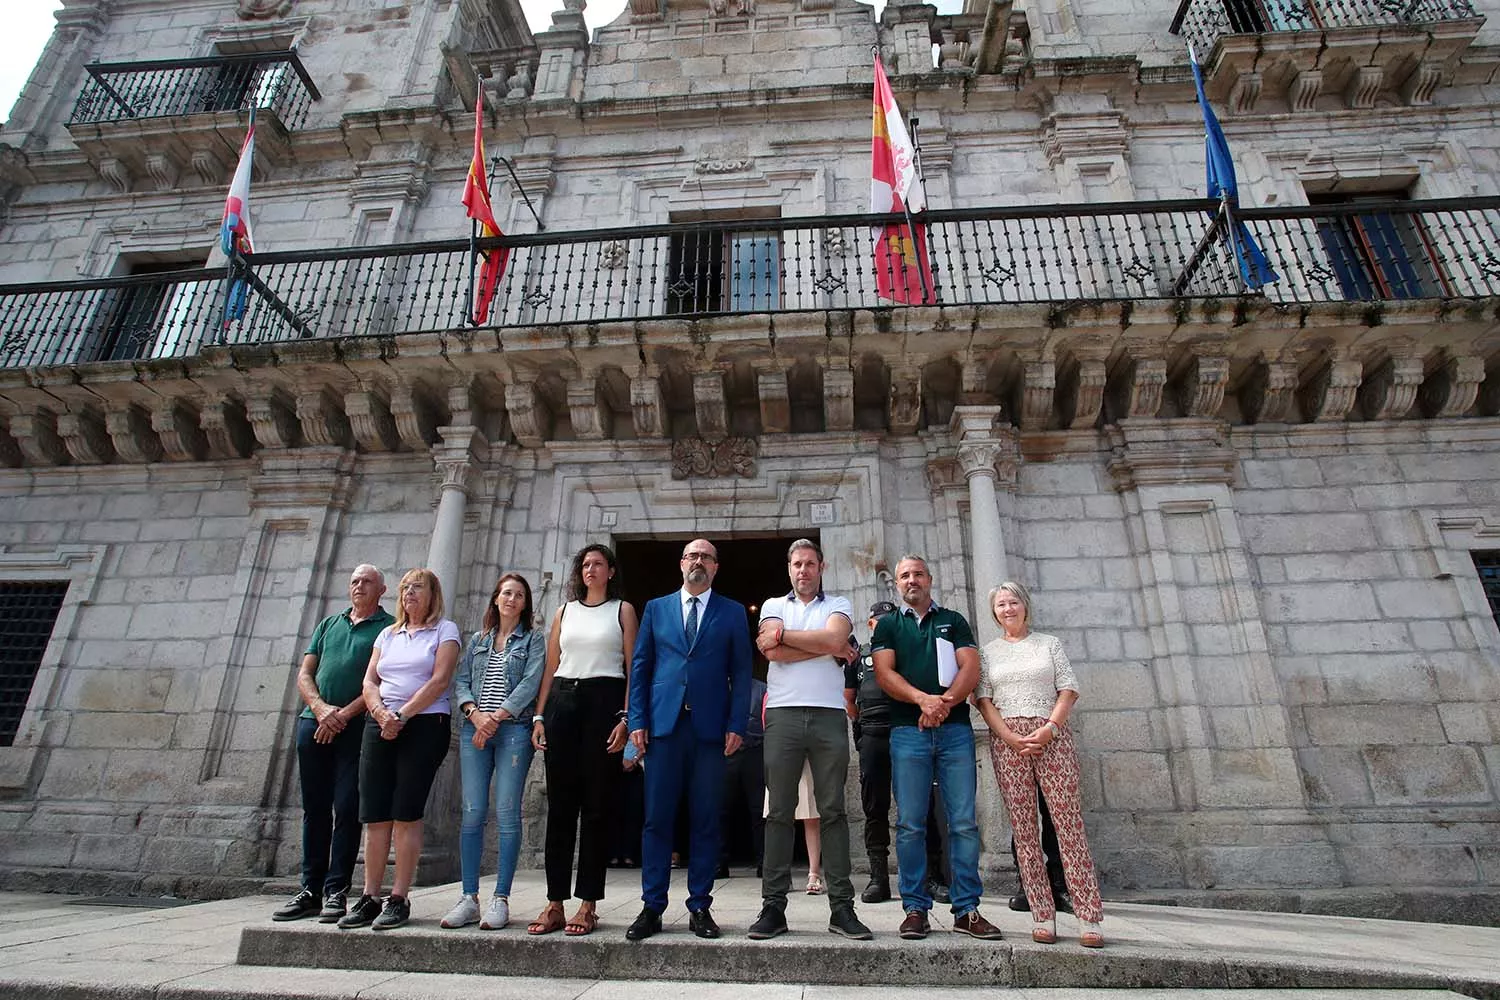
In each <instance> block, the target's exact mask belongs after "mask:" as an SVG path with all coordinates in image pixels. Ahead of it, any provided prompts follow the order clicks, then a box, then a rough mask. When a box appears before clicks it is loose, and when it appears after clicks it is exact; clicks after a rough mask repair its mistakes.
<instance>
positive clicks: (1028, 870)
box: [990, 718, 1104, 923]
mask: <svg viewBox="0 0 1500 1000" xmlns="http://www.w3.org/2000/svg"><path fill="white" fill-rule="evenodd" d="M1005 724H1006V725H1007V726H1009V727H1010V731H1011V732H1013V733H1015V734H1016V735H1017V736H1026V735H1029V734H1031V733H1033V732H1035V731H1036V730H1038V729H1040V728H1042V727H1043V726H1044V725H1046V724H1047V720H1046V719H1038V718H1015V719H1006V720H1005ZM990 760H991V761H992V762H993V763H994V765H995V779H996V780H997V781H998V782H999V783H1000V797H1001V798H1002V799H1004V800H1005V810H1006V812H1008V813H1010V825H1011V830H1012V831H1013V832H1014V833H1015V837H1016V858H1017V861H1018V862H1019V864H1020V868H1021V887H1022V888H1024V889H1025V890H1026V898H1027V899H1028V900H1030V901H1031V919H1032V920H1034V921H1035V922H1037V923H1046V922H1048V921H1049V920H1051V919H1052V918H1053V917H1054V916H1055V915H1056V913H1057V910H1056V908H1055V905H1054V904H1053V901H1052V886H1051V885H1050V884H1049V883H1048V881H1047V865H1046V862H1045V861H1044V860H1043V858H1042V835H1041V830H1040V829H1039V828H1038V826H1037V815H1036V788H1037V785H1038V784H1040V785H1041V786H1042V795H1043V796H1045V797H1046V799H1047V809H1048V811H1049V812H1051V814H1052V825H1053V826H1055V827H1056V828H1057V844H1058V848H1059V851H1060V853H1061V854H1062V866H1063V875H1064V876H1065V877H1066V879H1067V883H1068V892H1069V894H1071V895H1072V897H1073V912H1074V913H1075V914H1076V915H1077V917H1078V919H1079V920H1083V921H1087V922H1089V923H1098V922H1099V921H1100V920H1101V919H1103V917H1104V908H1103V905H1102V904H1101V903H1100V901H1099V876H1098V875H1097V874H1096V873H1095V871H1094V859H1093V858H1092V857H1090V855H1089V842H1088V838H1087V837H1086V836H1085V835H1084V832H1083V797H1082V795H1081V794H1080V792H1079V787H1078V775H1079V770H1078V752H1077V751H1076V750H1075V749H1074V748H1073V734H1072V732H1070V731H1069V730H1068V729H1067V728H1066V727H1063V729H1062V735H1061V736H1059V737H1057V738H1056V739H1054V740H1053V741H1052V742H1051V743H1048V744H1047V748H1046V749H1045V750H1043V751H1042V753H1041V755H1040V756H1038V757H1022V756H1021V755H1020V754H1019V753H1017V752H1016V751H1014V750H1012V749H1011V748H1010V747H1008V746H1006V745H1005V741H1004V740H1002V739H1000V737H998V736H995V735H993V734H992V735H991V736H990Z"/></svg>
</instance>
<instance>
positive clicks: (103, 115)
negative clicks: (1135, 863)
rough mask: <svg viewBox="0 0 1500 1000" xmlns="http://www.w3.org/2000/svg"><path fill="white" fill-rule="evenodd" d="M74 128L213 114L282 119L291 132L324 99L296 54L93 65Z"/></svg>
mask: <svg viewBox="0 0 1500 1000" xmlns="http://www.w3.org/2000/svg"><path fill="white" fill-rule="evenodd" d="M85 69H87V70H88V72H89V79H88V81H87V82H85V83H84V85H83V90H82V91H81V92H80V93H79V95H78V101H77V102H76V103H75V104H74V105H73V114H72V115H71V117H69V118H68V124H69V125H86V124H94V123H97V122H116V121H131V120H135V119H141V118H167V117H171V116H173V115H193V114H202V113H205V112H212V111H246V110H248V109H250V108H252V107H255V108H265V109H269V110H271V111H274V112H275V113H276V116H277V117H278V118H279V119H280V120H281V123H282V124H283V125H284V126H286V128H287V129H288V130H295V129H298V128H301V127H302V123H303V122H304V121H305V120H306V118H307V112H308V109H309V108H310V107H311V105H312V102H313V101H316V100H320V99H321V97H322V95H321V94H319V93H318V88H317V87H316V86H314V85H313V82H312V78H311V77H309V76H308V75H307V70H306V69H304V68H303V66H302V61H301V60H300V59H298V58H297V53H295V52H269V53H264V52H263V53H249V54H245V55H232V56H206V57H204V58H201V59H166V60H159V61H146V62H121V63H91V64H90V65H88V66H86V67H85Z"/></svg>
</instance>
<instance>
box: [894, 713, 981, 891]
mask: <svg viewBox="0 0 1500 1000" xmlns="http://www.w3.org/2000/svg"><path fill="white" fill-rule="evenodd" d="M934 777H935V778H936V779H937V785H938V791H939V792H940V793H941V794H942V800H943V811H944V812H945V813H946V814H947V819H948V866H949V867H950V868H951V869H952V870H953V880H952V882H951V884H950V885H949V890H950V892H951V893H952V896H953V913H954V915H955V916H960V917H961V916H963V915H964V914H966V913H968V912H969V911H971V910H975V909H978V908H979V896H980V893H982V892H983V891H984V885H983V883H982V882H980V880H979V824H978V822H977V821H976V820H975V818H974V796H975V794H976V786H977V782H978V780H979V774H978V768H977V767H976V766H975V763H974V731H973V730H972V729H970V728H969V724H968V722H967V721H965V722H962V723H949V724H947V725H942V726H938V727H937V728H936V729H918V728H917V727H916V726H894V727H892V728H891V792H892V794H893V795H894V796H895V798H896V863H897V864H898V865H899V866H900V868H901V880H900V881H901V906H902V908H903V909H905V910H906V911H907V912H908V913H910V912H911V911H913V910H920V911H921V912H923V913H926V912H927V911H928V910H930V909H932V896H931V895H930V894H929V893H928V892H927V803H928V801H929V800H930V798H931V795H932V782H933V778H934Z"/></svg>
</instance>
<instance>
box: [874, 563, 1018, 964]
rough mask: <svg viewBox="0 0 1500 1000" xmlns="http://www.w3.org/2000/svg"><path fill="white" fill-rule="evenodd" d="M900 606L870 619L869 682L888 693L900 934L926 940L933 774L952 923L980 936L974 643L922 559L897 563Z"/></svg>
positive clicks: (986, 926)
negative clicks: (942, 603)
mask: <svg viewBox="0 0 1500 1000" xmlns="http://www.w3.org/2000/svg"><path fill="white" fill-rule="evenodd" d="M896 588H897V590H898V591H900V593H901V600H902V604H903V605H904V606H903V607H902V608H901V610H900V612H899V613H897V614H890V615H886V616H885V617H883V618H881V619H880V621H879V622H878V623H877V624H876V626H875V634H874V635H873V636H872V637H871V639H870V650H871V652H872V653H873V655H874V658H875V679H876V681H877V682H878V683H879V684H880V687H881V689H882V690H884V691H885V693H886V694H888V695H890V696H891V700H892V704H891V791H892V794H893V795H894V797H895V799H896V862H897V864H898V866H899V867H900V869H901V876H900V877H901V906H902V908H903V909H904V910H905V911H906V917H905V919H903V920H902V921H901V928H900V932H899V933H900V934H901V936H902V937H903V938H907V939H916V938H924V937H926V936H927V934H928V931H929V930H930V925H929V924H928V921H927V912H928V911H929V910H931V909H932V897H931V896H930V895H929V894H928V890H927V804H928V800H929V797H930V795H931V792H932V784H933V779H934V777H935V778H936V779H937V786H938V791H939V793H940V794H941V797H942V800H943V808H944V811H945V812H946V814H947V818H948V864H949V867H950V868H951V869H952V874H953V877H952V882H951V883H950V885H949V891H950V892H951V894H952V907H953V930H954V931H955V932H956V933H959V934H967V935H969V936H970V937H976V938H981V939H983V940H986V941H997V940H999V939H1000V930H999V928H997V927H996V926H995V925H994V924H992V923H990V922H989V921H988V920H986V919H984V917H982V916H980V914H979V896H980V894H981V893H982V892H983V891H984V885H983V883H981V882H980V880H979V824H978V822H977V820H976V818H975V812H974V799H975V795H976V794H977V783H978V778H979V775H978V769H977V768H976V767H975V763H974V730H973V729H971V728H970V726H969V705H968V701H967V699H968V697H969V693H970V692H971V691H973V690H974V687H975V686H976V685H977V684H978V683H979V649H978V647H977V646H975V644H974V632H973V630H972V629H970V628H969V623H968V622H967V621H966V620H965V619H964V616H963V615H961V614H959V613H958V612H957V611H953V610H951V609H949V608H942V607H938V605H937V604H935V603H933V600H932V574H931V573H930V572H928V569H927V561H926V560H925V559H923V558H922V557H921V556H903V557H902V558H901V561H900V562H898V563H897V564H896Z"/></svg>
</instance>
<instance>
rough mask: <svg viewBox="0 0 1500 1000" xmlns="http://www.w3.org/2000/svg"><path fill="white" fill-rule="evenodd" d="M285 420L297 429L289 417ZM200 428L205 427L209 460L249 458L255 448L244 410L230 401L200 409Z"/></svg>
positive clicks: (209, 402) (206, 404)
mask: <svg viewBox="0 0 1500 1000" xmlns="http://www.w3.org/2000/svg"><path fill="white" fill-rule="evenodd" d="M283 412H284V408H283ZM284 419H286V420H287V421H288V422H289V423H291V425H292V426H294V427H295V426H296V422H295V421H293V420H291V419H290V415H288V416H287V417H286V418H284ZM198 426H200V427H202V428H203V436H204V440H205V441H206V442H207V443H208V457H209V458H210V459H215V460H221V461H222V460H227V459H235V458H247V457H249V455H250V452H251V451H253V450H254V448H255V432H254V429H253V428H252V427H251V426H250V421H249V420H248V419H247V417H246V414H245V413H244V411H242V410H241V409H240V408H239V407H238V406H236V405H235V404H234V403H232V402H230V401H228V400H224V399H210V400H207V401H205V402H204V404H203V405H202V406H200V407H199V408H198Z"/></svg>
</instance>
